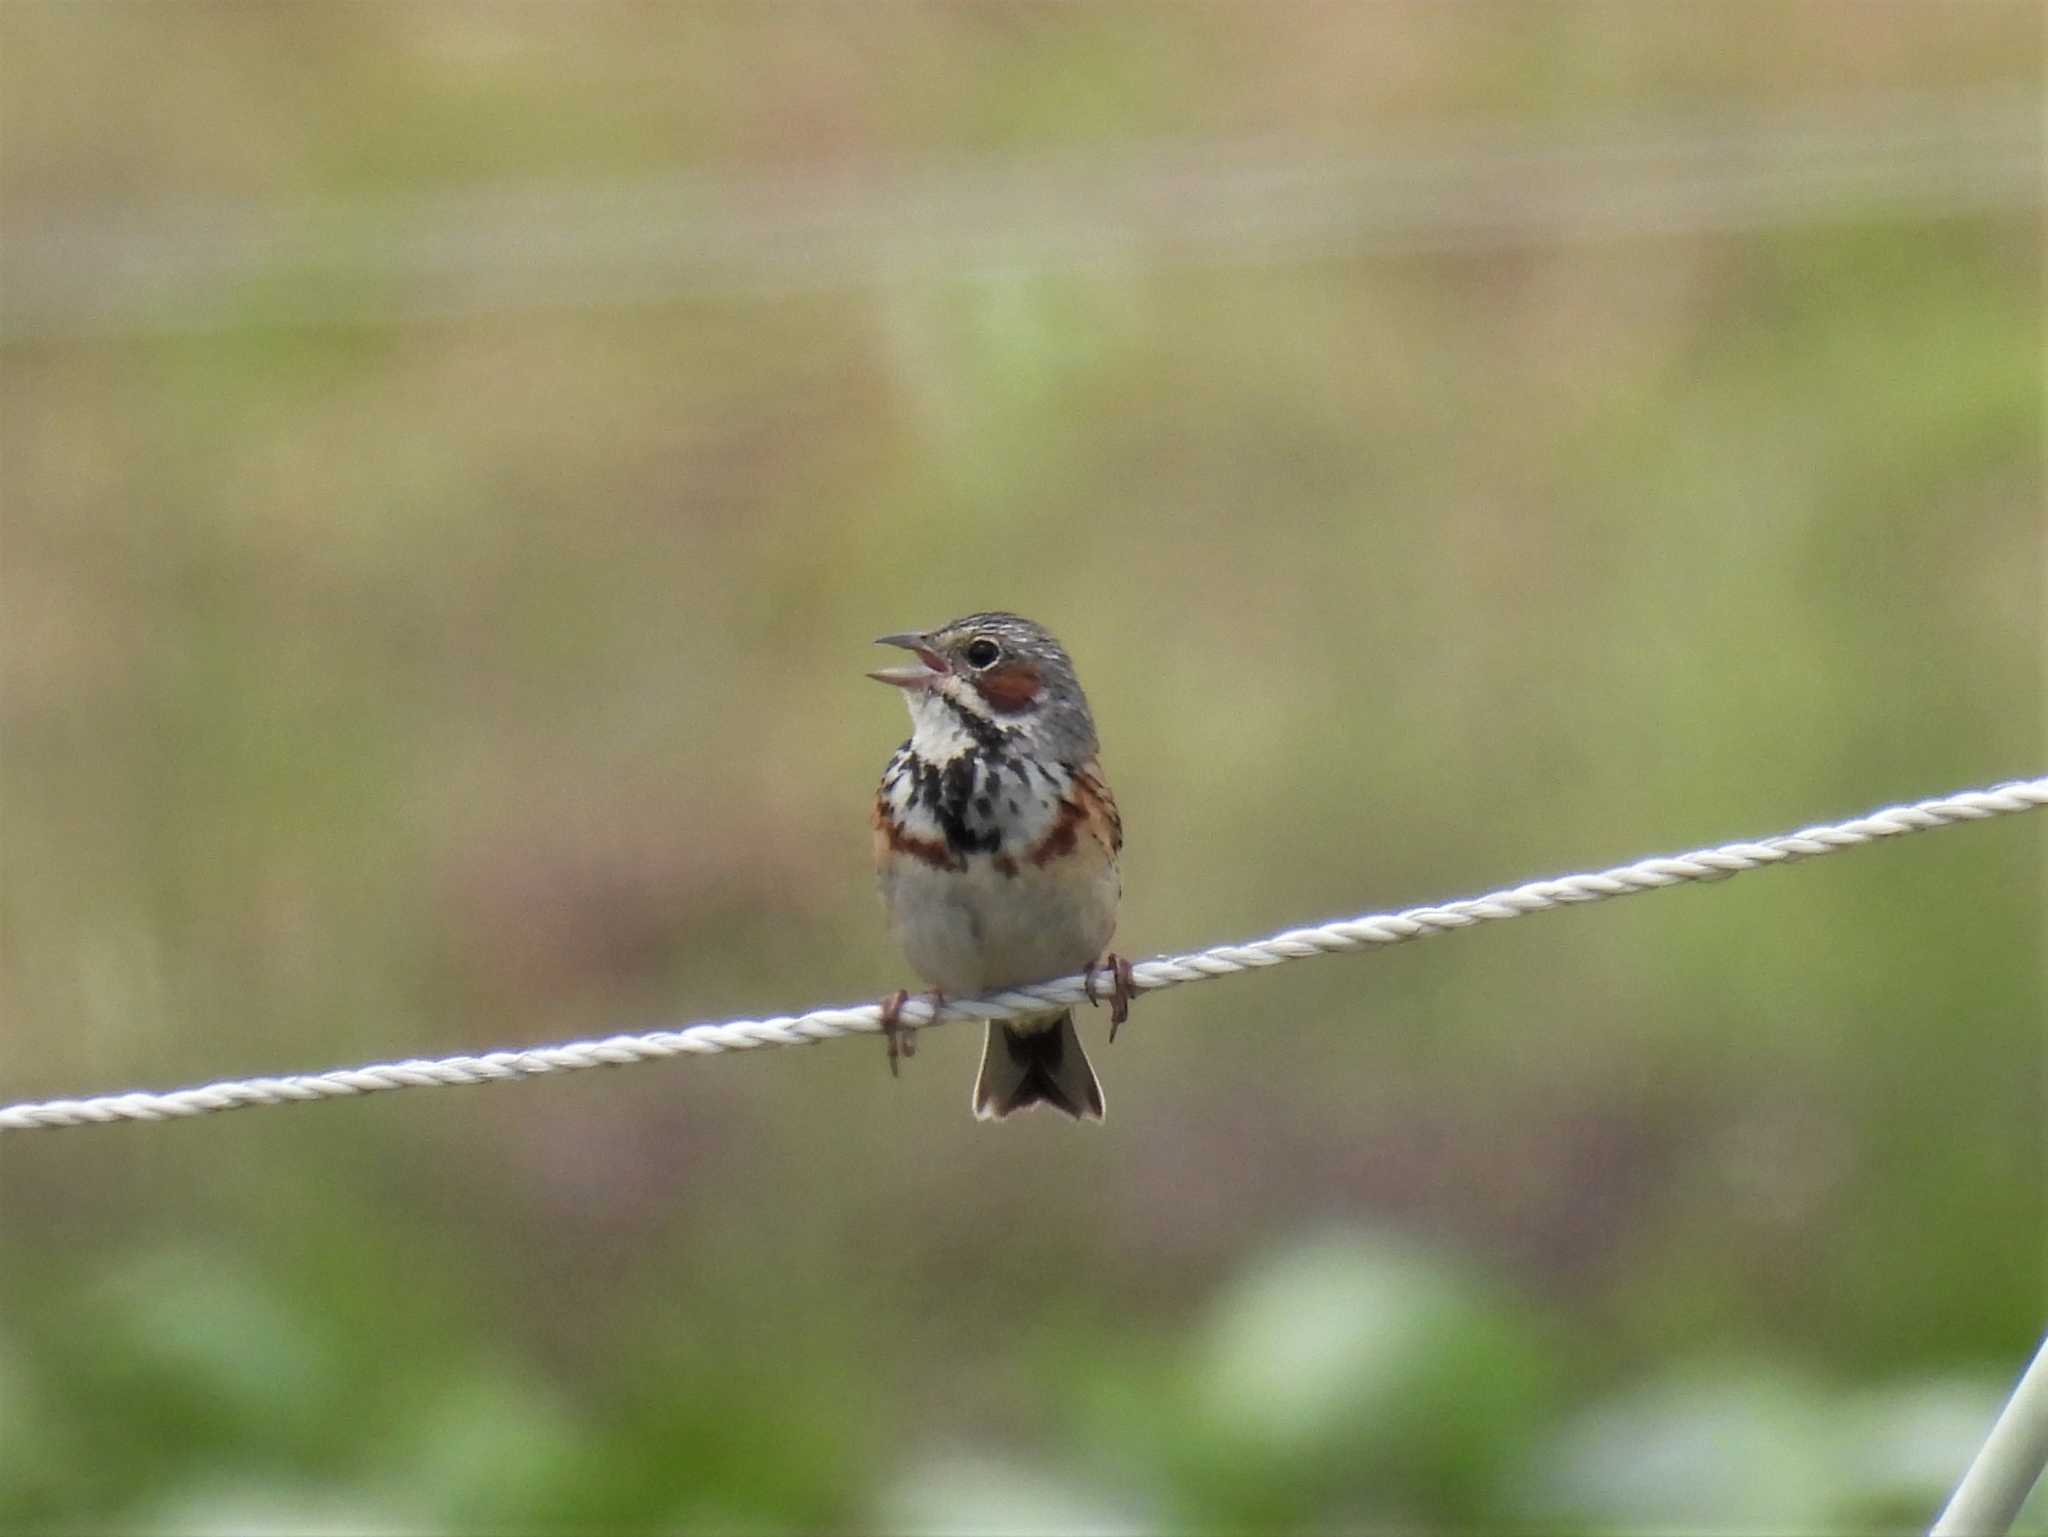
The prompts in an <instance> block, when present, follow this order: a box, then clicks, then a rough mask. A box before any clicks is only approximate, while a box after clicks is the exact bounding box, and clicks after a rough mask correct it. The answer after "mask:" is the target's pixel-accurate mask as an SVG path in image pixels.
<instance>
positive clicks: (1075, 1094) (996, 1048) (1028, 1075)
mask: <svg viewBox="0 0 2048 1537" xmlns="http://www.w3.org/2000/svg"><path fill="white" fill-rule="evenodd" d="M1033 1105H1050V1106H1052V1107H1053V1109H1055V1110H1059V1111H1063V1112H1064V1113H1066V1114H1067V1115H1070V1116H1072V1117H1073V1118H1074V1119H1075V1120H1077V1121H1099V1120H1101V1119H1102V1085H1101V1084H1100V1083H1098V1082H1096V1079H1095V1069H1094V1068H1093V1067H1092V1066H1090V1065H1089V1062H1088V1053H1087V1052H1085V1051H1083V1050H1082V1049H1081V1037H1080V1036H1079V1035H1077V1034H1075V1033H1074V1013H1073V1010H1071V1009H1063V1010H1061V1011H1060V1013H1059V1014H1058V1016H1057V1017H1049V1018H1043V1019H1030V1020H1023V1021H1020V1022H1018V1023H1016V1024H1010V1023H1005V1022H1004V1021H1001V1020H994V1019H992V1020H990V1021H989V1024H988V1041H987V1043H986V1044H985V1045H984V1046H983V1047H982V1049H981V1076H980V1077H978V1078H976V1079H975V1080H974V1114H975V1116H976V1117H977V1118H978V1119H980V1120H984V1121H1000V1120H1002V1119H1004V1118H1005V1117H1006V1116H1010V1115H1014V1114H1015V1113H1016V1112H1017V1111H1019V1110H1029V1109H1030V1108H1031V1107H1032V1106H1033Z"/></svg>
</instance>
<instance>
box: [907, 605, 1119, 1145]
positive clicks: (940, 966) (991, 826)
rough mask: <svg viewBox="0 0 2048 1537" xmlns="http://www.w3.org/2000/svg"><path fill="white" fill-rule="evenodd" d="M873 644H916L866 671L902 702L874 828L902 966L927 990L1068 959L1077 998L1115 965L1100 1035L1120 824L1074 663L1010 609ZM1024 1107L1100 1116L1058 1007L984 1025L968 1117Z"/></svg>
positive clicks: (961, 986) (978, 985)
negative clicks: (1082, 978)
mask: <svg viewBox="0 0 2048 1537" xmlns="http://www.w3.org/2000/svg"><path fill="white" fill-rule="evenodd" d="M875 644H876V645H878V646H901V647H903V648H904V649H905V650H907V651H909V652H911V653H913V654H914V655H915V656H916V658H917V660H916V662H915V663H914V664H912V665H909V666H904V667H889V668H884V669H882V670H881V671H879V672H871V673H869V674H868V676H869V677H871V678H873V679H875V680H876V681H877V682H879V683H888V684H893V685H894V686H895V687H897V688H900V689H902V690H903V696H904V700H905V702H906V703H908V705H909V706H910V722H911V734H910V740H909V741H907V742H905V743H904V744H903V745H902V746H901V747H899V748H897V749H896V754H895V756H894V757H892V758H891V759H890V760H889V767H888V768H887V769H886V770H885V771H884V772H883V774H882V783H881V788H880V789H879V790H877V791H876V793H875V814H874V825H875V872H876V876H877V879H878V882H879V884H880V886H881V891H882V900H883V902H884V904H885V905H886V906H887V907H888V910H889V923H890V927H891V928H892V929H893V930H894V932H895V934H896V937H897V939H898V940H899V941H900V942H901V944H902V946H903V952H904V954H905V956H906V957H907V958H908V959H909V961H910V964H911V967H912V968H913V969H914V970H915V971H916V972H917V974H918V975H919V976H921V977H923V978H924V979H925V981H927V982H929V983H930V984H931V985H932V987H933V989H934V992H933V995H932V996H933V1001H934V1002H935V1003H938V1002H943V1001H944V998H945V995H946V994H948V993H952V994H955V995H963V994H971V993H981V992H987V991H989V990H991V989H996V988H1004V987H1015V986H1018V985H1020V984H1023V983H1028V982H1044V981H1048V980H1050V979H1051V978H1053V977H1058V976H1064V975H1066V974H1067V973H1069V972H1072V971H1076V970H1082V969H1085V970H1086V972H1087V976H1088V997H1089V1001H1090V1002H1091V1003H1092V1002H1095V1001H1096V995H1095V974H1096V970H1097V967H1098V961H1099V962H1100V964H1101V965H1104V966H1107V967H1108V968H1109V971H1110V974H1111V976H1112V978H1113V979H1114V980H1113V987H1112V991H1111V996H1110V1039H1111V1040H1112V1041H1113V1040H1115V1039H1116V1027H1117V1026H1118V1025H1120V1024H1122V1023H1123V1021H1124V1019H1125V1017H1126V1016H1127V1015H1128V1013H1129V1011H1130V996H1131V990H1132V984H1131V968H1130V963H1129V962H1128V961H1127V960H1125V959H1124V958H1122V957H1121V956H1118V955H1114V954H1111V955H1107V956H1105V955H1104V954H1103V949H1104V947H1105V946H1106V945H1107V944H1108V943H1109V940H1110V936H1111V934H1112V933H1114V932H1115V929H1116V909H1117V902H1118V901H1119V899H1120V898H1121V897H1122V895H1123V885H1122V881H1121V879H1120V877H1119V876H1118V874H1117V865H1116V860H1117V853H1118V851H1119V850H1121V849H1122V847H1123V823H1122V821H1121V820H1120V819H1119V817H1118V816H1117V809H1116V800H1115V798H1114V797H1113V796H1111V794H1110V793H1109V784H1108V781H1106V780H1105V779H1104V778H1103V777H1102V769H1101V766H1100V764H1098V763H1097V762H1096V750H1097V749H1096V740H1095V721H1094V718H1093V717H1092V716H1090V715H1089V713H1088V700H1087V698H1086V697H1085V696H1084V695H1083V694H1082V692H1081V684H1080V681H1079V680H1078V679H1077V678H1076V677H1075V676H1074V664H1073V663H1072V662H1071V661H1069V660H1068V659H1067V653H1066V652H1065V650H1063V649H1062V648H1061V646H1060V643H1059V642H1058V641H1057V640H1055V639H1053V637H1052V635H1051V634H1050V633H1049V632H1048V631H1047V630H1045V629H1044V628H1043V627H1042V626H1040V625H1036V624H1033V623H1032V622H1031V621H1030V620H1029V619H1023V618H1020V617H1018V616H1017V615H1016V614H1001V613H991V614H969V615H968V616H967V617H966V618H964V619H955V620H953V621H952V622H951V623H950V624H942V625H940V626H939V627H938V628H937V629H935V630H923V631H917V632H912V633H908V634H903V635H884V636H882V637H881V639H879V640H878V641H876V642H875ZM909 997H910V995H909V994H908V993H907V992H899V993H896V994H895V995H893V996H892V997H890V998H887V999H885V1000H884V1001H883V1004H882V1030H883V1033H884V1035H886V1036H887V1038H888V1042H889V1070H890V1071H891V1072H892V1073H893V1072H895V1071H896V1070H897V1059H898V1058H899V1057H907V1056H909V1055H910V1054H911V1053H912V1051H913V1050H914V1049H915V1041H914V1038H913V1036H912V1033H911V1030H910V1027H908V1026H906V1025H903V1024H901V1023H900V1022H899V1016H900V1014H901V1011H902V1008H903V1005H904V1004H905V1003H907V1002H908V1001H909ZM1041 1104H1044V1105H1051V1106H1052V1107H1053V1108H1054V1109H1056V1110H1063V1111H1065V1112H1066V1113H1067V1114H1068V1115H1070V1116H1073V1117H1074V1118H1075V1119H1077V1120H1079V1119H1087V1120H1095V1121H1099V1120H1101V1119H1102V1086H1101V1084H1099V1083H1098V1082H1096V1078H1095V1069H1094V1068H1093V1067H1092V1066H1090V1065H1089V1062H1088V1054H1087V1053H1086V1052H1084V1051H1083V1050H1082V1049H1081V1039H1080V1037H1079V1036H1078V1035H1076V1034H1075V1033H1074V1016H1073V1012H1072V1011H1071V1010H1069V1009H1055V1010H1050V1011H1048V1012H1047V1013H1045V1014H1041V1015H1036V1016H1033V1017H1031V1018H1028V1019H1016V1020H1009V1021H999V1020H991V1021H990V1022H989V1027H988V1040H987V1042H986V1044H985V1045H984V1046H983V1047H982V1053H981V1073H980V1075H979V1076H978V1077H977V1078H976V1079H975V1083H974V1113H975V1115H976V1117H978V1118H979V1119H982V1120H1001V1119H1003V1118H1004V1117H1005V1116H1008V1115H1010V1114H1012V1113H1014V1112H1016V1111H1019V1110H1027V1109H1029V1108H1031V1107H1032V1106H1034V1105H1041Z"/></svg>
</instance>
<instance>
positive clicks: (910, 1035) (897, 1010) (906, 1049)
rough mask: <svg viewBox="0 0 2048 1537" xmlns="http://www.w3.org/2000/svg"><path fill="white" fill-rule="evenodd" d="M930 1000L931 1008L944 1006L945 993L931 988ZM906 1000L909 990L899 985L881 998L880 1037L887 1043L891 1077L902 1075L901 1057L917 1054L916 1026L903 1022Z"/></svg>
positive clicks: (908, 997) (908, 1000) (908, 996)
mask: <svg viewBox="0 0 2048 1537" xmlns="http://www.w3.org/2000/svg"><path fill="white" fill-rule="evenodd" d="M931 1000H932V1008H933V1009H938V1008H941V1007H943V1006H944V1004H945V1002H946V995H945V994H944V993H942V992H939V991H938V990H937V989H933V991H932V995H931ZM908 1002H910V992H909V990H908V989H907V988H901V987H899V988H897V989H896V991H895V992H893V993H891V994H890V995H889V996H888V997H886V998H884V999H883V1000H882V1037H883V1039H885V1040H886V1041H888V1043H889V1076H890V1077H891V1078H898V1077H901V1076H902V1073H901V1070H900V1069H899V1068H898V1067H897V1063H898V1062H899V1061H900V1060H901V1059H902V1058H904V1057H914V1056H916V1055H917V1027H916V1026H915V1025H906V1024H904V1023H903V1005H905V1004H906V1003H908Z"/></svg>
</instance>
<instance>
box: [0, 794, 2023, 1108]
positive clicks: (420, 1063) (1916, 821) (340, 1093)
mask: <svg viewBox="0 0 2048 1537" xmlns="http://www.w3.org/2000/svg"><path fill="white" fill-rule="evenodd" d="M2043 806H2048V778H2040V779H2027V780H2015V781H2013V782H2011V783H2009V784H2002V785H1998V786H1995V787H1994V788H1992V789H1988V790H1966V791H1961V792H1959V793H1957V794H1954V795H1946V796H1942V797H1940V798H1939V799H1936V800H1927V801H1920V802H1918V803H1916V804H1914V805H1909V806H1891V807H1887V808H1886V809H1884V810H1882V811H1873V812H1871V813H1870V814H1869V815H1867V816H1862V817H1857V818H1855V819H1854V820H1853V821H1848V822H1838V823H1834V824H1831V825H1823V826H1818V827H1808V828H1805V829H1803V830H1802V831H1799V832H1796V833H1787V834H1784V835H1783V836H1780V837H1775V838H1764V839H1761V840H1759V841H1756V842H1746V843H1728V844H1723V845H1721V846H1720V847H1718V848H1707V849H1699V850H1695V851H1694V852H1692V853H1690V854H1678V855H1673V856H1669V857H1665V858H1651V859H1642V860H1638V861H1636V862H1635V863H1634V864H1627V865H1621V866H1618V867H1616V868H1614V869H1612V870H1602V871H1598V872H1595V873H1591V874H1583V875H1565V876H1559V877H1557V878H1555V879H1553V880H1542V881H1531V882H1529V883H1528V884H1527V885H1522V886H1514V887H1510V888H1508V889H1507V890H1504V891H1496V892H1492V893H1489V894H1488V895H1486V896H1481V897H1472V898H1469V899H1466V900H1463V901H1456V902H1445V903H1442V904H1441V905H1438V906H1433V907H1412V908H1409V909H1407V910H1406V911H1405V912H1398V913H1381V914H1369V915H1366V916H1362V917H1357V918H1345V919H1339V920H1337V921H1335V922H1331V923H1325V924H1320V925H1318V926H1316V927H1313V928H1302V929H1289V930H1287V931H1286V932H1284V933H1280V934H1275V935H1273V936H1271V937H1270V938H1267V939H1259V940H1252V941H1249V942H1247V943H1245V944H1238V945H1218V946H1216V947H1214V948H1213V949H1208V950H1200V951H1196V952H1194V953H1192V954H1188V955H1172V956H1162V957H1159V958H1157V959H1154V960H1149V961H1140V962H1138V963H1136V964H1135V965H1134V966H1132V968H1131V981H1132V984H1133V986H1134V987H1135V989H1136V991H1138V992H1146V993H1149V992H1157V991H1159V990H1161V989H1162V988H1168V987H1177V986H1179V985H1180V984H1182V983H1184V982H1202V981H1207V980H1209V979H1211V978H1214V977H1227V976H1233V975H1235V974H1236V973H1238V972H1241V971H1251V970H1255V969H1258V968H1260V967H1266V966H1278V965H1282V964H1283V963H1285V962H1287V961H1299V960H1306V959H1308V958H1309V957H1310V956H1315V955H1336V954H1341V953H1343V952H1345V951H1351V950H1362V949H1365V948H1366V947H1368V946H1372V945H1395V944H1400V943H1402V942H1404V941H1406V940H1411V939H1422V938H1425V937H1427V936H1428V935H1431V934H1445V933H1450V932H1452V931H1453V930H1457V929H1469V928H1473V927H1475V926H1477V925H1479V924H1482V923H1491V922H1495V921H1497V920H1500V919H1505V918H1519V917H1521V916H1522V915H1523V914H1524V913H1535V912H1542V911H1544V910H1545V909H1547V908H1553V907H1570V906H1576V905H1579V904H1581V903H1587V902H1605V901H1607V900H1609V899H1611V898H1614V897H1625V896H1632V895H1634V894H1635V893H1637V892H1642V891H1660V890H1662V889H1663V888H1665V887H1667V886H1678V885H1683V884H1685V883H1686V882H1689V881H1715V880H1725V879H1726V878H1727V877H1729V876H1732V875H1740V874H1741V873H1743V872H1744V871H1746V870H1758V869H1762V868H1764V867H1766V866H1769V865H1780V864H1790V863H1792V862H1793V861H1795V860H1800V859H1814V858H1818V857H1819V856H1820V855H1823V854H1836V853H1840V852H1841V851H1842V850H1844V849H1853V848H1861V847H1862V846H1863V845H1864V844H1866V843H1874V842H1876V841H1878V840H1879V839H1882V838H1896V837H1901V836H1903V835H1905V834H1907V833H1915V832H1925V831H1926V830H1928V829H1929V828H1934V827H1946V826H1948V825H1949V824H1950V823H1953V822H1979V821H1984V820H1986V819H1988V818H1991V817H1998V816H2006V815H2009V814H2011V813H2014V812H2020V811H2033V810H2038V809H2039V808H2041V807H2043ZM1087 987H1088V982H1087V978H1086V977H1084V976H1081V975H1075V976H1069V977H1061V978H1059V979H1057V980H1056V981H1051V982H1043V983H1038V984H1036V985H1034V986H1031V987H1019V988H1011V989H1008V990H1006V991H1002V992H996V993H989V994H986V995H984V996H982V997H979V998H960V999H953V1000H949V1001H948V1002H947V1003H946V1004H944V1005H943V1006H942V1007H939V1008H936V1009H935V1008H934V1007H933V1006H932V1004H931V1003H930V1001H929V1000H928V999H923V998H913V999H912V1000H910V1001H909V1002H908V1003H907V1004H905V1005H904V1008H903V1010H902V1015H901V1017H902V1021H903V1023H905V1024H908V1025H914V1026H923V1025H929V1024H935V1023H938V1022H940V1021H944V1020H952V1019H1014V1018H1017V1017H1019V1016H1022V1015H1028V1014H1033V1013H1041V1012H1043V1011H1044V1010H1045V1008H1046V1006H1047V1005H1048V1004H1050V1005H1055V1006H1061V1005H1071V1004H1078V1003H1081V1002H1083V1001H1084V1000H1086V998H1087V996H1088V993H1087ZM880 1029H881V1009H880V1007H879V1006H878V1005H877V1004H872V1003H869V1004H861V1005H856V1006H853V1007H849V1008H827V1009H813V1010H811V1011H810V1012H809V1013H807V1014H792V1015H778V1016H777V1017H775V1018H773V1019H741V1020H730V1021H726V1022H722V1023H711V1024H701V1025H690V1026H688V1027H686V1028H684V1029H681V1030H654V1031H649V1032H647V1033H645V1034H637V1035H613V1036H607V1037H605V1038H604V1039H602V1040H588V1041H570V1042H567V1043H565V1044H563V1045H559V1046H532V1047H528V1048H526V1049H525V1050H522V1051H494V1052H487V1053H485V1054H484V1055H482V1056H460V1057H442V1058H438V1059H434V1060H415V1061H408V1062H384V1063H376V1064H372V1065H370V1066H366V1067H349V1068H337V1069H335V1070H333V1071H331V1072H325V1073H304V1074H294V1075H292V1076H290V1077H285V1078H246V1079H231V1080H227V1081H224V1082H220V1083H210V1084H206V1085H203V1086H201V1087H199V1088H191V1089H178V1090H174V1091H172V1092H169V1093H162V1094H157V1093H148V1092H136V1093H129V1094H103V1095H98V1096H95V1097H94V1098H91V1099H55V1100H45V1101H42V1102H40V1103H36V1102H26V1103H22V1104H16V1105H9V1106H6V1107H5V1108H0V1131H30V1130H36V1129H39V1128H44V1127H53V1126H83V1125H89V1124H95V1123H101V1122H108V1121H161V1120H168V1119H173V1118H177V1117H185V1116H198V1115H210V1114H212V1113H213V1112H215V1111H218V1110H239V1109H242V1108H244V1107H246V1106H250V1105H283V1104H293V1103H299V1102H303V1101H308V1100H318V1099H342V1098H347V1097H349V1096H352V1095H357V1094H376V1093H381V1092H383V1091H385V1090H388V1089H414V1088H436V1087H453V1086H455V1085H458V1084H471V1083H494V1082H498V1081H501V1080H505V1079H520V1078H536V1077H540V1076H542V1075H544V1074H547V1073H563V1072H570V1071H573V1070H576V1069H578V1068H586V1067H624V1066H627V1065H628V1064H631V1063H635V1062H651V1061H659V1060H663V1059H665V1058H669V1057H680V1056H700V1057H702V1056H715V1055H717V1054H719V1053H720V1052H727V1051H752V1050H755V1049H757V1048H759V1047H764V1046H808V1045H810V1044H811V1043H812V1042H814V1041H825V1040H832V1039H834V1038H836V1037H839V1036H842V1035H864V1034H872V1033H875V1032H877V1031H879V1030H880Z"/></svg>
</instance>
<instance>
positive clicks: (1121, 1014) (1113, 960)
mask: <svg viewBox="0 0 2048 1537" xmlns="http://www.w3.org/2000/svg"><path fill="white" fill-rule="evenodd" d="M1103 969H1106V970H1107V971H1108V972H1109V975H1110V989H1109V1039H1110V1041H1111V1043H1112V1044H1114V1042H1115V1041H1116V1027H1117V1026H1118V1025H1120V1024H1122V1023H1123V1022H1124V1021H1125V1020H1127V1019H1129V1018H1130V1017H1131V999H1132V998H1133V997H1134V996H1135V995H1136V994H1137V990H1138V989H1137V984H1136V983H1135V982H1134V981H1133V980H1132V978H1131V963H1130V960H1129V958H1128V957H1126V956H1121V955H1118V954H1117V953H1116V952H1115V951H1114V950H1112V951H1110V952H1109V954H1107V955H1105V956H1104V957H1103V958H1102V959H1101V960H1100V961H1099V962H1096V961H1091V962H1089V964H1088V970H1087V971H1086V972H1084V973H1083V974H1082V985H1083V987H1084V988H1085V989H1086V990H1087V993H1088V1002H1089V1003H1090V1004H1091V1005H1100V1004H1101V1002H1102V1000H1101V998H1099V997H1098V996H1097V995H1096V991H1095V973H1096V972H1097V971H1098V970H1103Z"/></svg>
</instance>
